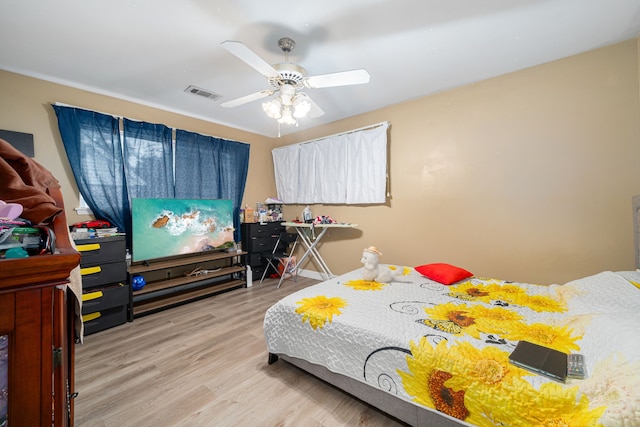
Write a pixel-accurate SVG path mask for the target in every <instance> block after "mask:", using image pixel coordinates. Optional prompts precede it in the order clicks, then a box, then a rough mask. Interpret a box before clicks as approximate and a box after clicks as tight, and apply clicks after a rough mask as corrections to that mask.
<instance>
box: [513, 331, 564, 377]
mask: <svg viewBox="0 0 640 427" xmlns="http://www.w3.org/2000/svg"><path fill="white" fill-rule="evenodd" d="M509 361H510V362H511V363H513V364H514V365H516V366H518V367H520V368H523V369H526V370H528V371H531V372H535V373H536V374H540V375H543V376H545V377H548V378H551V379H552V380H556V381H560V382H562V383H563V382H565V381H566V379H567V354H566V353H563V352H561V351H558V350H554V349H552V348H549V347H544V346H541V345H538V344H534V343H532V342H529V341H520V342H518V344H517V345H516V348H515V349H514V350H513V352H512V353H511V355H510V356H509Z"/></svg>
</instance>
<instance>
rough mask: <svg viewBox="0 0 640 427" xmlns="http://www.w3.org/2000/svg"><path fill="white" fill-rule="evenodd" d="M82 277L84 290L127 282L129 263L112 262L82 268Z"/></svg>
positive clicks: (123, 261)
mask: <svg viewBox="0 0 640 427" xmlns="http://www.w3.org/2000/svg"><path fill="white" fill-rule="evenodd" d="M80 275H81V276H82V289H87V288H94V287H96V286H102V285H109V284H112V283H117V282H126V280H127V262H126V261H125V260H122V261H119V262H110V263H106V264H99V265H91V266H86V267H82V266H81V267H80Z"/></svg>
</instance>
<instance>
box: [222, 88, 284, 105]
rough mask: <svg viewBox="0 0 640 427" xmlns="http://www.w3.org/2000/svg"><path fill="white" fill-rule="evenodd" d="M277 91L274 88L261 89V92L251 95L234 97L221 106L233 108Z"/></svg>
mask: <svg viewBox="0 0 640 427" xmlns="http://www.w3.org/2000/svg"><path fill="white" fill-rule="evenodd" d="M274 93H275V91H273V90H261V91H260V92H255V93H252V94H250V95H245V96H242V97H240V98H236V99H232V100H231V101H227V102H223V103H222V104H220V106H221V107H224V108H233V107H238V106H240V105H243V104H246V103H248V102H251V101H255V100H258V99H261V98H265V97H267V96H271V95H273V94H274Z"/></svg>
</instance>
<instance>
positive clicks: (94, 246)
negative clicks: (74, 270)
mask: <svg viewBox="0 0 640 427" xmlns="http://www.w3.org/2000/svg"><path fill="white" fill-rule="evenodd" d="M76 249H78V252H88V251H99V250H100V243H87V244H86V245H78V246H77V247H76Z"/></svg>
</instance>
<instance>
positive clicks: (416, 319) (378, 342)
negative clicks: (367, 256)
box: [264, 197, 640, 426]
mask: <svg viewBox="0 0 640 427" xmlns="http://www.w3.org/2000/svg"><path fill="white" fill-rule="evenodd" d="M633 209H634V230H635V232H636V239H635V242H636V263H638V260H639V259H640V254H639V252H638V247H639V245H638V237H637V236H638V233H640V231H639V230H640V222H639V220H640V219H639V218H640V215H638V213H639V211H640V198H639V197H635V198H634V199H633ZM384 267H385V268H388V269H390V270H392V271H394V272H395V273H396V277H395V278H394V280H392V281H391V282H390V283H388V284H383V283H377V282H375V281H373V282H372V281H365V280H363V279H362V278H361V277H362V271H361V269H357V270H354V271H352V272H349V273H347V274H345V275H342V276H339V277H335V278H332V279H329V280H327V281H325V282H322V283H319V284H317V285H314V286H311V287H308V288H305V289H302V290H299V291H297V292H294V293H292V294H290V295H288V296H287V297H285V298H283V299H282V300H281V301H279V302H278V303H276V304H275V305H273V306H272V307H271V308H269V310H268V311H267V313H266V315H265V320H264V331H265V337H266V341H267V348H268V351H269V363H274V362H275V361H277V360H278V359H284V360H286V361H287V362H289V363H292V364H294V365H296V366H298V367H300V368H302V369H304V370H306V371H308V372H310V373H312V374H313V375H316V376H318V377H319V378H321V379H323V380H325V381H328V382H329V383H331V384H333V385H335V386H337V387H339V388H341V389H343V390H344V391H346V392H348V393H350V394H352V395H353V396H355V397H357V398H359V399H361V400H363V401H365V402H367V403H370V404H371V405H373V406H375V407H377V408H379V409H380V410H382V411H384V412H387V413H389V414H390V415H392V416H394V417H396V418H398V419H399V420H401V421H404V422H406V423H408V424H410V425H414V426H460V425H470V426H493V425H510V426H519V425H522V426H529V425H575V426H590V425H594V426H598V425H602V426H638V425H640V340H639V339H637V337H638V333H637V330H636V329H637V324H638V321H639V320H640V271H638V270H634V271H617V272H614V271H604V272H601V273H598V274H595V275H592V276H589V277H585V278H581V279H578V280H574V281H571V282H568V283H565V284H564V285H551V286H540V285H534V284H526V283H516V282H508V281H504V280H498V279H493V278H481V277H475V276H471V277H466V278H463V279H462V280H459V281H456V282H455V283H453V284H451V285H450V286H446V285H443V284H442V283H439V282H438V281H436V280H433V277H435V276H433V272H426V273H425V271H424V270H423V269H419V270H420V272H419V271H417V270H416V269H414V268H410V267H406V266H399V265H397V266H394V265H385V266H384ZM429 268H432V267H431V266H430V267H429ZM437 268H446V269H451V270H452V271H453V272H454V273H455V272H456V269H455V267H451V266H446V265H445V266H444V267H442V266H437ZM463 271H464V270H463ZM423 273H424V274H427V275H429V277H427V276H425V275H424V274H423ZM436 273H438V272H437V271H436ZM448 273H449V271H448V270H447V274H448ZM461 274H462V273H461ZM430 277H431V278H430ZM435 278H436V279H437V280H439V281H442V278H440V277H435ZM520 340H526V341H531V342H534V343H537V344H541V345H545V346H547V347H551V348H554V349H556V350H560V351H562V352H565V353H581V354H584V355H585V358H586V367H587V374H588V377H587V378H586V379H574V378H568V379H567V380H566V382H565V383H561V382H558V381H554V380H552V379H547V378H546V377H543V376H541V375H536V374H533V373H531V372H529V371H527V370H524V369H521V368H518V367H516V366H514V365H513V364H510V363H509V358H508V356H509V354H510V353H511V352H512V351H513V349H514V348H515V345H516V344H517V343H518V342H519V341H520ZM563 423H564V424H563Z"/></svg>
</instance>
